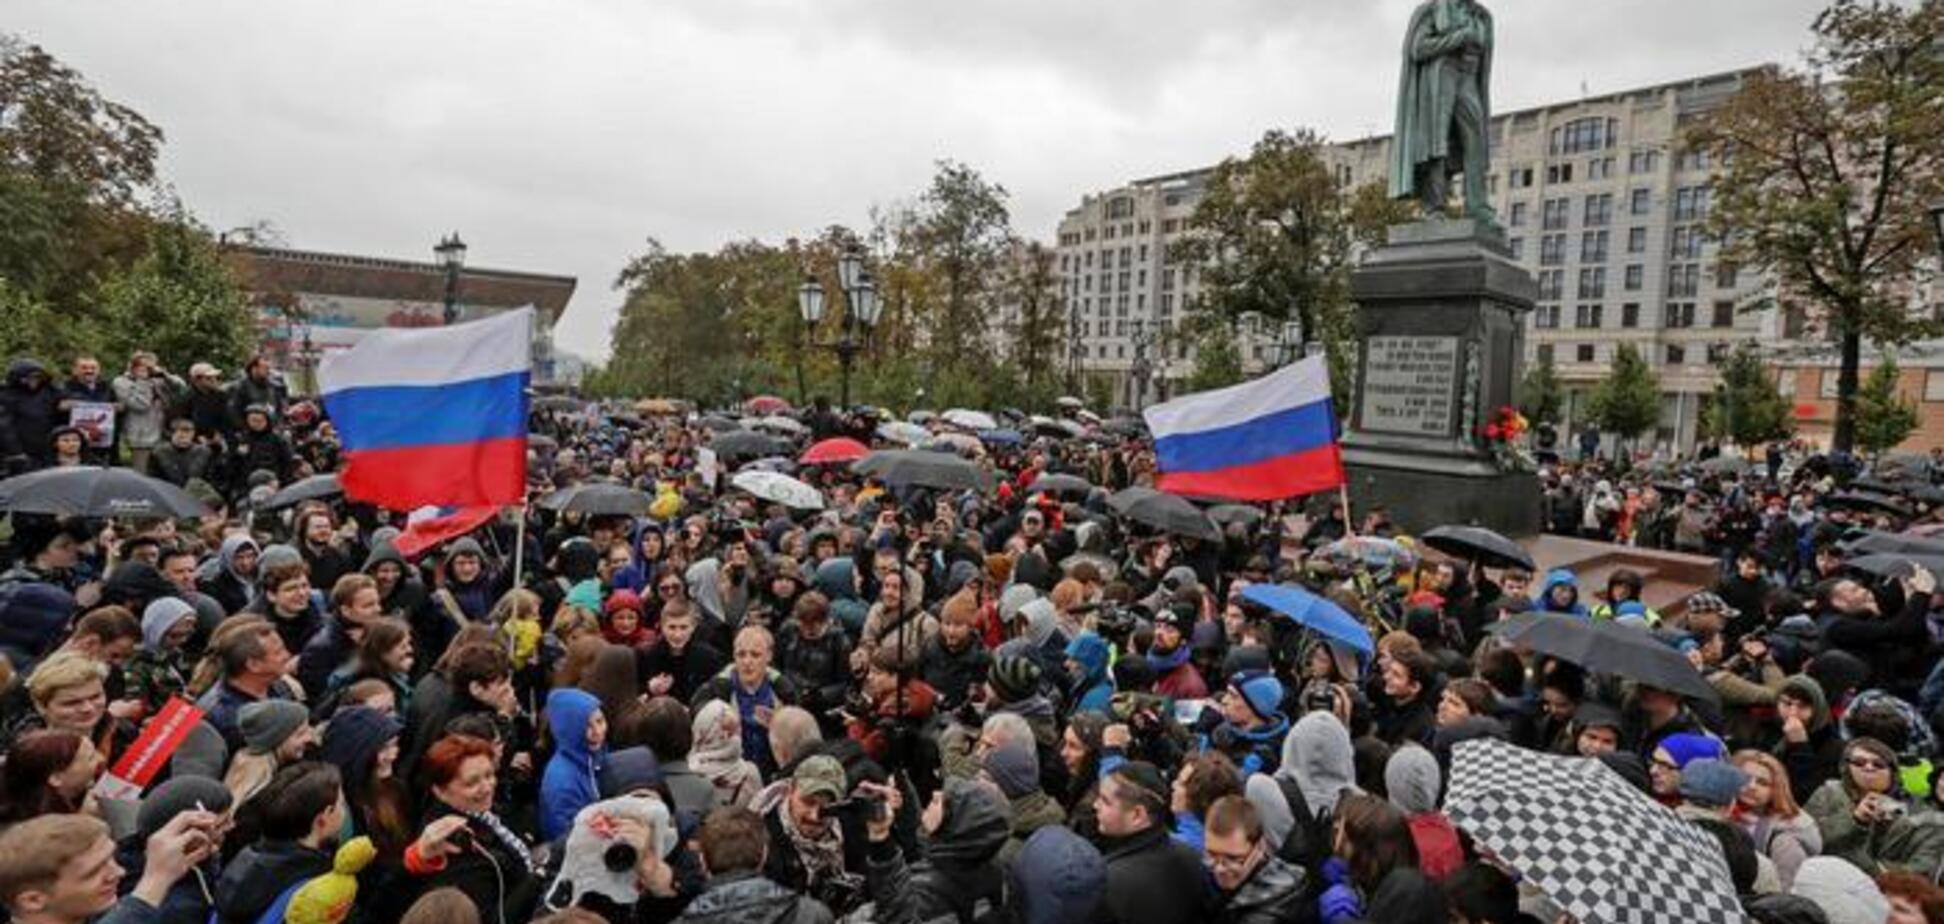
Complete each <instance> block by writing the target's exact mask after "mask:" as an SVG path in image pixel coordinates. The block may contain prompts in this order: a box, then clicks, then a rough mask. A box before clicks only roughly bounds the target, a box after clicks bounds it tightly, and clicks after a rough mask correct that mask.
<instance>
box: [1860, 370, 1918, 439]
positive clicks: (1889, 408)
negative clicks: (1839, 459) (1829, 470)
mask: <svg viewBox="0 0 1944 924" xmlns="http://www.w3.org/2000/svg"><path fill="white" fill-rule="evenodd" d="M1897 382H1898V373H1897V360H1896V358H1895V357H1892V356H1891V355H1889V354H1888V353H1885V354H1884V355H1883V361H1882V362H1880V363H1878V364H1877V367H1876V368H1875V369H1872V370H1870V377H1869V378H1867V379H1865V380H1864V381H1863V387H1862V389H1860V390H1859V391H1857V393H1856V448H1858V449H1861V450H1863V451H1864V452H1866V453H1871V454H1875V453H1879V452H1882V451H1884V450H1886V449H1891V448H1893V447H1895V446H1896V445H1897V444H1899V443H1902V442H1903V441H1904V440H1906V439H1909V438H1910V434H1911V433H1913V432H1916V430H1917V405H1915V404H1913V403H1911V401H1910V399H1908V398H1905V397H1904V396H1903V393H1902V392H1900V391H1899V390H1898V389H1897Z"/></svg>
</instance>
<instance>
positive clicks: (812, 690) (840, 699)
mask: <svg viewBox="0 0 1944 924" xmlns="http://www.w3.org/2000/svg"><path fill="white" fill-rule="evenodd" d="M792 609H793V610H794V612H793V613H792V614H791V618H790V619H789V620H788V621H785V622H784V623H783V624H782V625H781V626H779V627H777V629H778V631H777V635H776V666H777V668H778V669H780V670H782V671H783V676H785V677H787V678H789V679H790V682H791V683H793V684H795V685H796V689H797V705H800V706H802V707H803V708H805V709H808V710H810V713H811V714H812V715H815V716H816V717H817V720H818V724H819V725H820V726H823V728H824V729H825V730H826V731H827V732H829V733H831V734H833V735H834V734H836V733H837V731H838V730H840V729H841V728H842V727H843V723H841V722H838V721H836V720H835V719H833V718H830V717H829V713H830V711H831V710H834V709H836V708H837V707H839V706H842V705H843V704H844V693H845V691H846V690H847V689H848V687H849V686H850V680H851V674H850V649H851V642H850V636H848V635H846V634H845V633H844V627H843V626H839V625H834V624H832V622H831V619H830V600H829V598H827V597H825V596H824V595H823V594H820V593H817V592H816V591H811V592H809V593H806V594H803V595H802V596H799V597H797V599H796V603H795V605H794V606H793V607H792Z"/></svg>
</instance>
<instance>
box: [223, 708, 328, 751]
mask: <svg viewBox="0 0 1944 924" xmlns="http://www.w3.org/2000/svg"><path fill="white" fill-rule="evenodd" d="M309 720H310V710H308V709H305V708H304V704H302V703H298V702H292V701H291V700H287V699H266V700H262V701H259V702H254V703H251V704H249V705H247V706H244V707H243V709H242V711H241V712H238V713H237V719H236V724H237V727H238V728H239V729H241V730H242V732H243V745H244V747H246V748H248V749H249V750H250V751H252V752H255V753H257V754H268V753H270V752H271V751H275V750H276V749H277V745H280V744H283V743H284V740H285V739H287V738H289V737H290V736H291V735H292V734H294V733H295V732H296V731H297V729H299V728H302V727H304V723H305V722H307V721H309Z"/></svg>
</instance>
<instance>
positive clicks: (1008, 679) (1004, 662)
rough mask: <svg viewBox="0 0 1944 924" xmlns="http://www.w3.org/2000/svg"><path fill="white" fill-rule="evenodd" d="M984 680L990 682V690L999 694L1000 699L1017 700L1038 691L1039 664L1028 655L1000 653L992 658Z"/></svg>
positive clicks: (1011, 701)
mask: <svg viewBox="0 0 1944 924" xmlns="http://www.w3.org/2000/svg"><path fill="white" fill-rule="evenodd" d="M986 682H987V683H990V684H992V692H994V693H997V694H999V699H1000V700H1001V701H1003V702H1008V703H1013V702H1018V701H1020V700H1022V699H1025V698H1026V697H1028V696H1031V695H1033V694H1034V693H1036V692H1038V691H1039V682H1040V666H1039V663H1038V662H1036V661H1034V660H1033V659H1031V658H1028V657H1024V656H1021V655H1014V654H1001V655H999V656H998V657H996V658H993V659H992V669H991V670H990V671H989V672H987V674H986Z"/></svg>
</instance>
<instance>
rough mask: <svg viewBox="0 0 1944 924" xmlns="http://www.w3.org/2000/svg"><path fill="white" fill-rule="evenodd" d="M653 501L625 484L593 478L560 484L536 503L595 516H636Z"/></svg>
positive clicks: (566, 511)
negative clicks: (561, 485) (560, 486)
mask: <svg viewBox="0 0 1944 924" xmlns="http://www.w3.org/2000/svg"><path fill="white" fill-rule="evenodd" d="M654 502H655V499H654V498H652V497H649V496H648V495H647V494H645V493H643V492H641V491H637V490H635V489H634V488H630V487H628V486H626V485H619V484H612V483H609V482H602V481H595V482H589V483H586V484H577V485H573V486H572V487H566V488H561V489H560V490H558V491H555V492H553V493H552V494H549V495H547V496H546V497H543V498H541V499H540V506H542V507H546V508H548V509H550V510H558V511H560V512H561V513H580V514H586V515H587V516H595V517H602V516H617V517H640V516H647V515H648V508H649V506H650V505H652V504H653V503H654Z"/></svg>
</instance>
